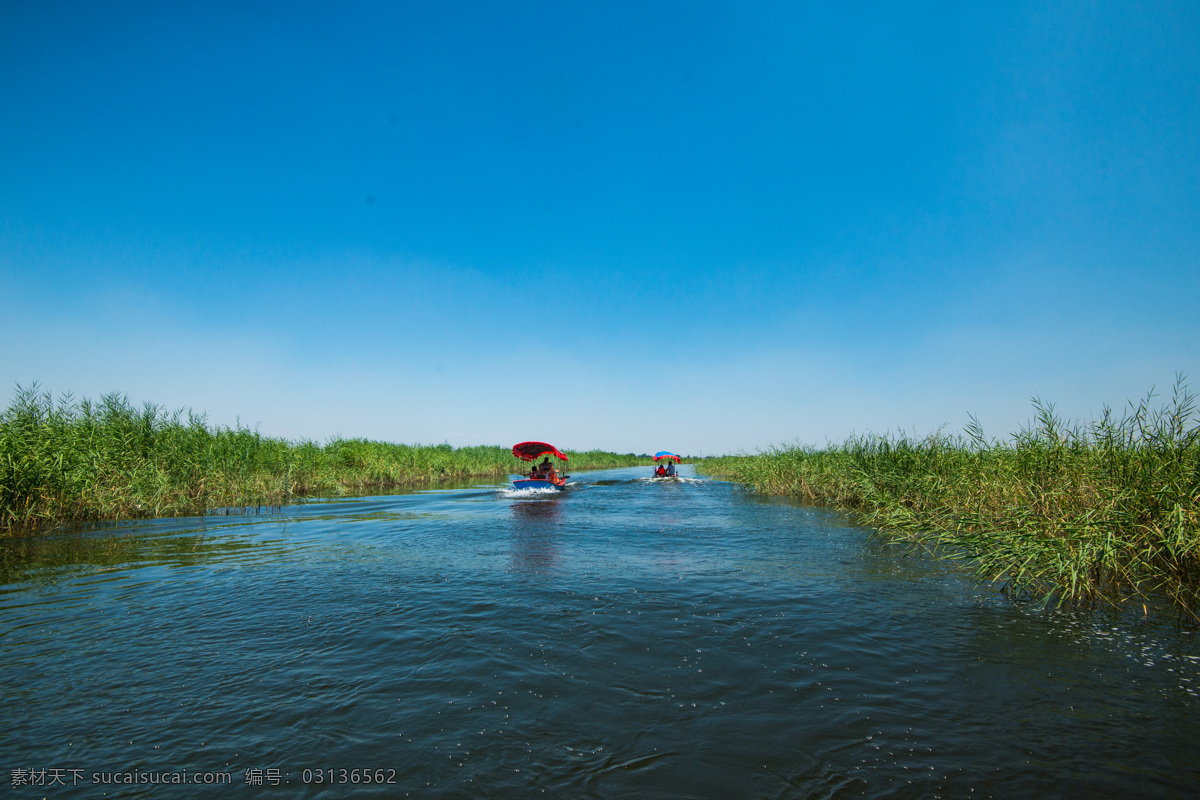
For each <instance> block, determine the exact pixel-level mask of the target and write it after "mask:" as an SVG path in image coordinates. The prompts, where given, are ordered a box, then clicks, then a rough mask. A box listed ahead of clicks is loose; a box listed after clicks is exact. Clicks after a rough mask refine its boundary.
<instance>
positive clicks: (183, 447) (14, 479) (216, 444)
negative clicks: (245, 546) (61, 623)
mask: <svg viewBox="0 0 1200 800" xmlns="http://www.w3.org/2000/svg"><path fill="white" fill-rule="evenodd" d="M565 452H566V454H567V455H568V456H569V457H570V462H569V464H570V468H571V469H606V468H611V467H620V466H635V465H640V464H649V463H650V460H649V459H648V458H643V457H639V456H636V455H633V454H627V455H621V454H617V453H607V452H604V451H598V450H592V451H588V452H583V453H574V452H571V451H565ZM527 469H528V465H526V464H524V463H523V462H521V461H518V460H517V459H516V458H514V457H513V455H512V451H511V450H510V449H509V448H507V447H498V446H497V447H492V446H480V447H459V448H454V447H451V446H450V445H448V444H442V445H428V446H422V445H405V444H391V443H387V442H375V441H367V440H364V439H334V440H332V441H330V442H328V443H326V444H324V445H322V444H317V443H315V442H311V441H300V442H290V441H286V440H283V439H275V438H270V437H266V436H262V435H260V434H259V433H257V432H255V431H251V430H248V429H246V428H244V427H237V428H220V427H216V428H214V427H210V426H209V425H208V424H207V423H206V420H205V418H204V417H203V416H199V415H196V414H194V413H192V412H190V411H188V412H184V411H177V412H174V413H168V412H166V411H164V410H163V409H162V408H161V407H159V406H155V405H152V404H145V405H143V406H142V407H140V408H138V407H135V406H133V405H132V404H131V403H130V402H129V400H128V398H126V397H125V396H123V395H120V394H109V395H105V396H104V397H102V398H101V399H100V400H99V401H98V402H92V401H90V400H87V399H84V400H78V401H77V400H75V399H74V398H72V397H71V396H69V395H68V396H64V397H62V398H60V399H59V400H58V401H57V402H54V401H53V399H52V398H51V396H50V394H49V393H46V392H39V391H38V390H37V388H36V387H33V388H30V389H22V388H20V387H18V389H17V393H16V397H15V399H14V400H13V402H12V404H11V405H10V406H9V408H8V409H7V410H5V411H4V412H3V414H2V415H0V534H5V533H12V532H14V531H24V530H30V529H33V530H36V529H41V528H45V527H47V526H53V525H58V524H61V523H66V522H92V521H103V520H120V519H134V518H144V517H162V516H176V515H193V514H204V513H209V512H212V511H214V510H218V509H228V508H245V507H255V506H264V505H265V506H274V505H283V504H287V503H292V502H297V501H298V500H300V499H302V498H304V497H306V496H311V495H320V496H333V495H347V494H355V493H362V492H365V491H372V490H378V489H387V488H391V487H402V486H413V485H422V484H428V483H431V482H433V481H438V480H445V479H451V478H463V477H471V476H490V475H495V476H504V475H508V474H510V473H519V472H522V471H524V470H527Z"/></svg>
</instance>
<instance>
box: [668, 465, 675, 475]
mask: <svg viewBox="0 0 1200 800" xmlns="http://www.w3.org/2000/svg"><path fill="white" fill-rule="evenodd" d="M667 477H668V478H674V477H675V462H674V461H668V462H667Z"/></svg>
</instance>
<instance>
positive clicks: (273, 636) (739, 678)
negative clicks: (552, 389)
mask: <svg viewBox="0 0 1200 800" xmlns="http://www.w3.org/2000/svg"><path fill="white" fill-rule="evenodd" d="M648 474H649V469H648V468H643V469H632V470H614V471H608V472H595V473H588V474H583V475H579V476H576V478H575V480H576V481H577V483H576V485H575V486H573V487H572V488H571V490H570V491H567V492H563V493H561V494H555V495H554V496H544V495H539V496H519V495H516V494H514V493H512V492H510V491H508V490H506V489H505V488H504V487H502V486H499V485H497V484H496V483H495V482H492V483H480V484H477V485H470V486H462V487H458V488H453V489H443V490H431V491H422V492H416V493H411V494H398V495H389V496H380V497H368V498H357V499H349V500H337V501H329V502H312V503H308V504H305V505H303V506H298V507H289V508H285V509H283V510H282V511H280V512H279V513H274V514H267V515H249V516H221V517H206V518H199V519H197V518H192V519H174V520H159V521H152V522H144V523H133V524H128V525H121V526H116V527H112V526H110V527H108V528H104V529H101V530H96V531H91V532H86V533H82V534H81V533H70V534H61V535H55V536H49V537H41V538H36V539H16V540H8V541H4V542H0V568H2V572H0V708H2V709H3V712H2V716H3V722H2V724H0V767H2V768H3V769H4V770H5V771H4V773H3V775H2V776H0V777H2V778H3V780H4V782H5V784H6V788H9V789H10V791H9V792H8V793H9V796H11V797H14V798H20V797H29V798H33V797H35V796H36V797H73V796H78V797H84V796H87V797H100V796H105V797H113V798H118V797H120V798H125V797H155V798H159V797H170V798H194V797H218V796H220V797H227V796H229V795H230V794H231V793H232V794H235V795H237V796H243V797H260V796H261V797H266V796H279V797H285V796H286V797H309V798H336V797H343V796H345V795H347V794H348V793H349V792H350V791H354V792H355V793H373V794H377V795H378V796H386V797H403V796H413V797H450V798H454V797H462V798H470V797H492V798H527V797H530V796H536V795H540V794H543V793H544V794H545V795H546V796H548V797H572V798H586V797H598V798H609V797H639V798H693V797H694V798H809V797H856V796H864V797H904V798H907V797H914V798H915V797H958V798H965V797H973V798H979V797H995V798H1013V797H1082V796H1098V797H1189V796H1195V795H1196V794H1197V793H1200V760H1198V759H1197V754H1198V752H1200V750H1198V747H1200V745H1198V743H1200V700H1198V697H1197V692H1200V647H1197V645H1196V638H1197V637H1196V636H1195V635H1193V634H1192V633H1191V632H1189V631H1188V630H1186V629H1183V630H1181V629H1179V628H1178V627H1176V626H1175V625H1174V624H1173V621H1171V620H1155V619H1153V618H1146V619H1143V618H1141V617H1140V615H1127V616H1121V617H1114V616H1113V615H1111V614H1108V613H1100V614H1097V613H1095V612H1086V611H1081V610H1062V609H1059V610H1055V609H1044V608H1040V607H1037V606H1033V605H1029V604H1022V603H1014V602H1011V601H1009V600H1008V599H1006V598H1004V597H1002V596H1001V595H999V594H998V593H997V592H996V590H995V588H994V587H991V586H980V585H977V584H975V583H973V582H971V581H970V580H969V579H968V578H966V577H964V576H963V574H962V573H961V571H960V570H959V569H958V568H956V567H955V566H954V565H952V564H948V563H944V562H940V561H938V560H936V559H933V558H931V557H929V556H927V555H920V554H911V553H905V552H904V551H902V550H900V549H898V548H896V547H894V546H889V545H886V544H884V543H882V542H881V541H879V540H878V539H877V538H874V537H872V536H871V535H870V533H869V531H866V530H864V529H862V528H858V527H855V526H853V525H851V524H850V523H849V522H848V521H847V520H846V519H845V518H844V517H842V516H840V515H838V514H836V513H834V512H831V511H828V510H825V509H819V508H812V507H806V506H802V505H798V504H794V503H790V502H785V501H779V500H771V499H765V498H762V497H758V496H755V495H754V494H753V493H751V492H748V491H747V490H745V489H743V488H741V487H738V486H736V485H733V484H730V483H726V482H722V481H710V480H702V479H695V478H693V479H690V480H684V481H680V482H650V481H647V480H645V479H644V477H645V476H646V475H648ZM683 474H684V475H689V476H690V475H691V472H690V470H689V469H688V468H687V467H685V468H684V471H683ZM39 770H40V771H41V772H40V773H39V772H38V771H39ZM356 771H357V772H356ZM181 773H186V778H185V779H186V780H188V781H193V783H191V784H181V783H172V782H171V781H178V780H180V777H179V775H180V774H181ZM226 775H227V776H228V778H226V777H223V776H226ZM214 776H215V777H214ZM39 780H40V781H41V783H40V784H39V783H37V781H39ZM224 780H229V781H230V784H229V785H209V784H206V783H204V782H205V781H224ZM52 781H55V782H54V785H50V784H51V782H52ZM127 781H132V782H127ZM164 781H165V783H164ZM195 781H199V782H200V783H195ZM378 781H382V783H378ZM351 784H353V785H351Z"/></svg>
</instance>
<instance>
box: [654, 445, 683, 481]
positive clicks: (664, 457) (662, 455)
mask: <svg viewBox="0 0 1200 800" xmlns="http://www.w3.org/2000/svg"><path fill="white" fill-rule="evenodd" d="M654 460H655V461H674V462H675V463H676V464H678V463H679V456H677V455H675V454H674V453H672V452H669V451H667V450H659V451H658V452H657V453H655V454H654ZM650 480H652V481H677V480H679V475H678V474H676V475H659V474H657V473H656V474H654V475H653V476H651V478H650Z"/></svg>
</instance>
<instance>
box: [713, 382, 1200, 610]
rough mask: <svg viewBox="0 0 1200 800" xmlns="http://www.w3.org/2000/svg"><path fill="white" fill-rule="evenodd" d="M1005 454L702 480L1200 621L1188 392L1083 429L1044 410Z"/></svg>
mask: <svg viewBox="0 0 1200 800" xmlns="http://www.w3.org/2000/svg"><path fill="white" fill-rule="evenodd" d="M1034 410H1035V417H1034V421H1033V422H1032V423H1031V424H1030V425H1028V426H1027V427H1025V428H1024V429H1022V430H1020V431H1018V432H1017V433H1016V434H1014V435H1013V436H1011V437H1009V438H1008V439H1006V440H993V439H988V438H986V437H985V436H984V433H983V431H982V429H981V428H980V426H979V424H978V422H977V421H976V420H972V422H971V424H970V425H969V426H968V427H967V429H966V432H965V433H964V434H962V435H954V436H948V435H944V434H942V433H935V434H932V435H929V436H926V437H924V438H917V437H908V436H904V435H892V436H888V435H863V436H856V437H853V438H851V439H848V440H847V441H846V442H844V443H842V444H840V445H832V446H827V447H826V448H824V449H820V450H818V449H815V448H811V447H803V446H790V447H779V448H775V449H773V450H771V451H769V452H765V453H761V454H758V455H753V456H735V457H727V458H719V459H710V460H707V461H704V462H700V463H698V464H697V469H700V470H702V471H706V472H708V473H710V474H714V475H720V476H723V477H728V478H731V479H734V480H737V481H741V482H744V483H746V484H748V485H750V486H752V487H753V488H755V489H757V490H758V491H760V492H764V493H769V494H777V495H790V496H793V497H798V498H802V499H804V500H807V501H810V502H814V503H820V504H827V505H830V506H834V507H837V508H840V509H845V510H849V511H852V512H854V513H855V515H856V516H857V517H858V518H859V519H860V520H861V521H862V522H864V523H866V524H867V525H870V526H873V527H875V528H877V529H879V530H880V531H881V532H883V533H884V534H886V535H888V536H891V537H895V538H897V539H903V540H907V541H909V542H913V543H915V544H917V545H920V546H923V547H928V548H930V549H932V550H934V551H935V552H937V553H939V554H941V555H945V556H948V557H955V558H962V559H965V560H967V561H969V562H970V563H971V564H972V565H973V566H974V568H975V569H976V570H977V572H978V575H979V576H980V577H982V578H985V579H987V580H989V581H998V582H1000V583H1001V584H1002V585H1003V586H1004V588H1005V589H1006V590H1008V591H1011V592H1014V593H1017V594H1023V595H1032V596H1035V597H1039V598H1047V599H1053V598H1058V599H1063V600H1073V601H1095V600H1099V601H1107V602H1112V603H1116V604H1121V603H1128V602H1130V601H1134V600H1137V601H1138V607H1139V610H1140V609H1141V605H1142V603H1144V602H1146V601H1147V600H1149V599H1151V598H1160V597H1169V598H1172V599H1173V600H1174V601H1175V602H1177V603H1178V604H1179V605H1180V606H1182V607H1183V608H1184V609H1185V610H1186V612H1187V613H1188V614H1189V615H1191V616H1192V617H1196V616H1197V614H1198V612H1200V604H1198V600H1200V426H1198V425H1197V419H1196V416H1197V415H1196V402H1195V397H1194V395H1193V394H1192V393H1191V391H1190V390H1189V389H1188V387H1187V386H1186V385H1185V384H1184V383H1183V381H1182V379H1181V380H1180V381H1178V382H1177V383H1176V386H1175V390H1174V392H1173V394H1172V396H1171V397H1170V399H1169V400H1168V401H1167V402H1165V403H1164V404H1162V405H1160V406H1156V405H1155V404H1154V402H1153V395H1150V396H1148V397H1147V398H1145V399H1144V400H1142V401H1140V402H1136V403H1133V402H1131V403H1130V404H1129V406H1128V408H1127V409H1126V412H1125V413H1124V414H1123V415H1122V416H1120V417H1119V418H1118V417H1117V416H1116V415H1115V414H1114V413H1113V412H1112V411H1111V410H1109V409H1105V411H1104V413H1103V415H1102V416H1101V418H1100V419H1098V420H1095V421H1092V422H1087V423H1072V422H1068V421H1065V420H1063V419H1061V418H1060V417H1059V416H1058V415H1057V414H1056V413H1055V410H1054V407H1053V406H1051V405H1049V404H1046V403H1042V402H1039V401H1035V402H1034Z"/></svg>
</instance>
